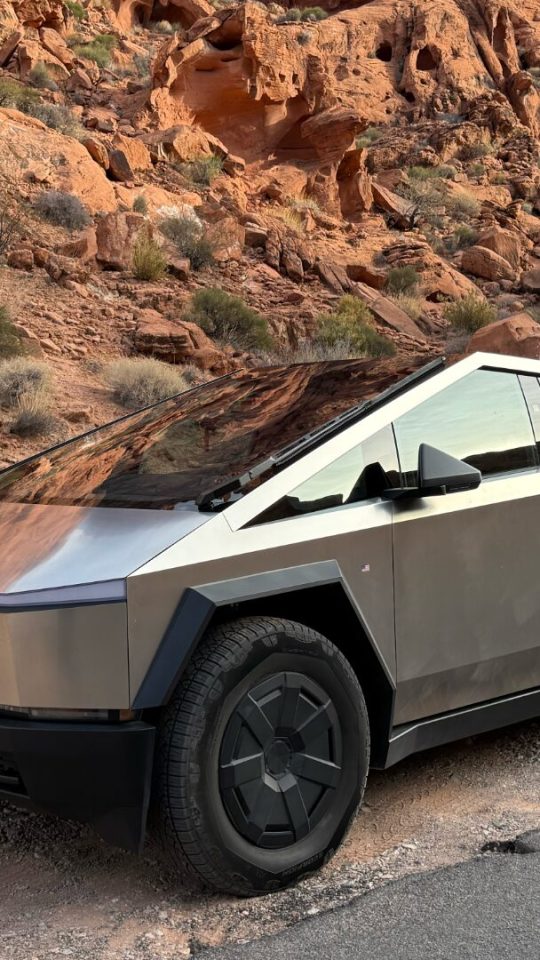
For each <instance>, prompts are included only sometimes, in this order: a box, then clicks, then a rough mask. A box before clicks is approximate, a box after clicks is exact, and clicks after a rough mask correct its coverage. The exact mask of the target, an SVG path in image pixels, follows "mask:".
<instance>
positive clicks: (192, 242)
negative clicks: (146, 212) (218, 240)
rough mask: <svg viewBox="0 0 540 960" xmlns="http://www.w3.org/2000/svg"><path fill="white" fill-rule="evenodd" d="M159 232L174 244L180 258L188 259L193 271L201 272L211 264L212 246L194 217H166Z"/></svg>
mask: <svg viewBox="0 0 540 960" xmlns="http://www.w3.org/2000/svg"><path fill="white" fill-rule="evenodd" d="M160 230H161V232H162V233H163V234H164V236H166V237H167V238H168V239H169V240H171V241H172V242H173V243H174V245H175V246H176V248H177V250H178V252H179V254H180V256H182V257H187V258H188V259H189V261H190V263H191V267H192V269H193V270H202V268H203V267H207V266H208V265H209V264H210V263H212V261H213V259H214V256H213V252H212V244H211V243H210V241H209V240H208V238H207V236H206V233H205V230H204V227H203V225H202V223H201V222H200V220H198V219H197V218H196V217H189V216H182V215H180V216H170V217H166V218H165V219H164V220H162V222H161V224H160Z"/></svg>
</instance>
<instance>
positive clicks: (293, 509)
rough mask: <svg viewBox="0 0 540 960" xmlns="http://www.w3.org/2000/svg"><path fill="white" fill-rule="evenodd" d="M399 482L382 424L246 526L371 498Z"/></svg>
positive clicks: (388, 429)
mask: <svg viewBox="0 0 540 960" xmlns="http://www.w3.org/2000/svg"><path fill="white" fill-rule="evenodd" d="M399 482H400V481H399V465H398V459H397V452H396V445H395V441H394V436H393V433H392V429H391V427H385V428H384V429H383V430H379V431H378V433H375V434H373V436H372V437H369V438H368V439H367V440H364V442H363V443H361V444H359V445H358V446H356V447H353V449H352V450H348V451H347V453H345V454H343V456H341V457H339V458H338V459H337V460H334V461H333V463H330V464H328V465H327V466H326V467H324V468H323V469H322V470H319V471H318V473H315V474H314V475H313V476H312V477H310V478H309V480H305V481H304V482H303V483H301V484H300V485H299V486H298V487H296V488H295V489H294V490H291V492H290V494H288V495H287V496H286V497H283V498H282V499H281V500H279V501H278V503H276V504H274V505H273V506H272V507H269V508H268V510H265V511H264V513H262V514H260V515H259V516H258V517H257V518H256V519H255V520H253V521H252V522H251V524H250V526H252V525H254V524H259V523H269V522H270V521H272V520H285V519H286V518H287V517H296V516H299V515H300V514H304V513H315V512H317V511H318V510H328V509H330V508H331V507H340V506H344V505H346V504H351V503H358V502H360V501H362V500H371V499H373V498H375V497H379V496H380V495H381V493H382V491H383V490H384V489H385V488H386V487H396V486H399Z"/></svg>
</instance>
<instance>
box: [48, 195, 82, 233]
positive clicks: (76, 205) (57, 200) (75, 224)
mask: <svg viewBox="0 0 540 960" xmlns="http://www.w3.org/2000/svg"><path fill="white" fill-rule="evenodd" d="M36 210H37V212H38V213H39V214H40V216H42V217H43V218H44V219H45V220H49V222H50V223H55V224H57V226H60V227H67V229H68V230H82V228H83V227H86V226H87V225H88V224H89V223H90V216H89V214H88V211H87V210H86V207H85V206H84V205H83V204H82V203H81V201H80V200H79V198H78V197H76V196H75V195H74V194H73V193H64V192H63V191H61V190H47V191H46V192H45V193H42V194H40V196H39V197H38V199H37V201H36Z"/></svg>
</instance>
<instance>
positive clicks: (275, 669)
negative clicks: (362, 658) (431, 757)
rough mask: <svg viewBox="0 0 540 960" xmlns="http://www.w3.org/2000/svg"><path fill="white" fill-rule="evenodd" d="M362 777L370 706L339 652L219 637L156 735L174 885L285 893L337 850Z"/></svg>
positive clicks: (283, 640) (268, 622)
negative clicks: (181, 879) (178, 879)
mask: <svg viewBox="0 0 540 960" xmlns="http://www.w3.org/2000/svg"><path fill="white" fill-rule="evenodd" d="M254 703H255V704H257V705H256V706H253V704H254ZM261 703H262V704H263V706H264V710H263V709H262V708H261ZM286 703H287V706H285V704H286ZM272 711H273V712H272ZM246 716H247V718H248V719H247V720H246ZM261 725H262V726H261ZM254 729H255V730H256V731H257V735H258V739H257V736H256V735H255V736H254V734H253V730H254ZM263 744H264V745H265V749H263ZM308 745H309V758H308V757H307V756H306V752H305V751H306V748H307V746H308ZM253 755H254V756H255V757H256V758H257V759H256V760H253ZM248 756H249V757H250V760H249V763H250V765H251V766H250V770H249V774H248V766H247V760H244V766H243V767H242V766H241V764H242V758H243V757H244V758H247V757H248ZM368 764H369V724H368V718H367V711H366V706H365V701H364V697H363V695H362V691H361V688H360V685H359V683H358V680H357V678H356V675H355V674H354V671H353V670H352V668H351V666H350V664H349V663H348V661H347V660H346V659H345V657H344V656H343V654H342V653H341V652H340V651H339V650H338V649H337V647H335V646H334V644H332V643H331V642H330V641H329V640H327V639H326V637H323V636H321V634H319V633H316V632H315V631H314V630H311V629H309V628H308V627H305V626H303V625H302V624H299V623H293V622H291V621H288V620H278V619H274V618H270V617H246V618H245V619H241V620H236V621H234V622H231V623H227V624H223V625H220V626H217V627H215V628H214V629H212V630H210V631H209V633H208V635H207V637H206V638H205V640H204V641H203V643H202V644H201V646H200V647H199V648H198V650H197V652H196V654H195V655H194V657H193V660H192V662H191V664H190V666H189V668H188V670H187V672H186V674H185V676H184V678H183V679H182V681H181V683H180V684H179V687H178V689H177V691H176V693H175V695H174V697H173V699H172V701H171V702H170V703H169V704H168V706H167V707H166V708H165V711H164V714H163V717H162V721H161V725H160V730H159V738H158V748H157V757H156V782H155V798H154V799H155V804H156V811H155V812H156V813H157V822H158V828H159V832H160V835H161V842H162V844H163V846H164V849H165V852H166V853H167V855H168V856H169V859H171V860H172V863H173V866H174V868H175V871H176V872H177V873H179V874H180V875H183V876H186V873H187V874H188V875H189V874H191V875H192V876H193V875H194V876H195V877H196V878H197V879H198V880H199V881H201V880H202V881H203V882H204V883H205V884H209V885H211V886H212V887H214V888H216V889H218V890H221V891H225V892H227V893H236V894H240V895H244V896H253V895H257V894H263V893H269V892H270V891H272V890H278V889H280V888H282V887H285V886H288V885H290V884H292V883H294V882H295V881H297V880H299V879H300V878H301V877H302V876H304V875H305V874H306V873H309V872H311V871H313V870H316V869H318V868H319V867H320V866H322V865H323V864H324V863H326V861H327V860H328V859H329V858H330V857H331V856H332V854H333V853H334V851H335V850H336V848H337V846H338V845H339V843H340V841H341V840H342V838H343V836H344V834H345V832H346V830H347V828H348V827H349V825H350V823H351V821H352V819H353V817H354V815H355V812H356V810H357V808H358V806H359V804H360V802H361V800H362V796H363V792H364V787H365V781H366V776H367V770H368ZM308 765H309V768H308ZM240 768H241V770H242V774H241V775H239V774H238V769H240ZM246 776H247V777H248V779H247V780H246V779H245V778H246ZM231 777H232V781H233V782H231ZM314 777H315V781H314V779H313V778H314ZM316 778H318V780H319V782H317V779H316ZM237 779H238V780H241V781H242V782H241V784H240V785H239V784H236V783H235V782H234V781H236V780H237ZM269 811H271V812H269Z"/></svg>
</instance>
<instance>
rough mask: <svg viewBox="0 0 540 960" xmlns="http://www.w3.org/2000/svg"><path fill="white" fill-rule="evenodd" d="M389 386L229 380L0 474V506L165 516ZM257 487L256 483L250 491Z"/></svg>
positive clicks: (286, 371)
mask: <svg viewBox="0 0 540 960" xmlns="http://www.w3.org/2000/svg"><path fill="white" fill-rule="evenodd" d="M395 379H396V374H395V371H394V372H393V373H392V374H391V373H387V372H385V373H383V372H382V371H381V369H379V370H378V372H377V376H375V370H374V365H373V363H372V362H370V361H365V360H353V361H338V362H328V363H313V364H298V365H296V366H287V367H266V368H264V369H262V370H250V371H242V372H241V373H236V374H230V375H229V376H227V377H222V378H221V379H219V380H213V381H212V382H211V383H207V384H203V385H202V386H199V387H196V388H195V389H194V390H190V391H188V392H187V393H184V394H180V395H179V396H178V397H175V398H173V399H171V400H165V401H163V402H162V403H159V404H156V405H154V406H152V407H148V408H146V409H145V410H142V411H140V412H139V413H135V414H133V415H131V416H129V417H124V418H123V419H122V420H118V421H115V422H114V423H111V424H108V425H107V426H105V427H101V428H100V429H98V430H94V431H92V432H91V433H89V434H85V435H84V436H82V437H78V438H75V439H74V440H70V441H69V442H67V443H65V444H63V445H62V446H60V447H56V448H53V449H52V450H49V451H47V452H45V453H43V454H40V455H38V456H36V457H32V458H31V459H30V460H26V461H24V462H23V463H21V464H18V465H17V466H15V467H10V468H9V469H7V470H5V471H3V472H2V473H0V500H9V501H12V502H17V503H23V502H26V503H51V504H69V505H77V506H99V507H142V508H154V509H165V510H166V509H173V508H174V507H176V506H180V505H182V504H184V505H186V506H195V504H196V502H197V500H198V499H199V498H200V497H201V495H202V494H203V493H205V492H206V491H208V490H209V489H213V488H214V487H217V486H219V485H221V484H224V483H225V482H226V481H227V480H229V479H230V478H232V477H236V476H238V475H240V474H243V473H246V472H247V471H248V470H250V469H251V468H252V467H253V466H255V465H256V464H257V463H260V461H261V460H264V459H265V458H267V457H268V456H269V455H270V454H272V453H274V452H276V451H278V450H280V449H281V448H282V447H284V446H286V445H287V444H290V443H292V442H293V441H295V440H297V439H299V438H300V437H302V436H303V435H304V434H305V433H307V432H308V431H311V430H313V429H315V428H316V427H318V426H320V425H321V424H323V423H326V422H327V421H328V420H330V419H331V418H332V417H334V416H336V415H338V414H340V413H342V412H344V411H345V410H347V409H348V408H349V407H351V406H353V405H354V404H357V403H358V402H359V401H361V400H362V399H363V398H364V397H366V396H369V395H370V394H372V393H373V386H374V384H376V386H377V387H378V388H379V389H380V387H381V385H382V386H387V385H389V384H390V383H391V382H392V381H393V380H395ZM255 482H256V481H255Z"/></svg>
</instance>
